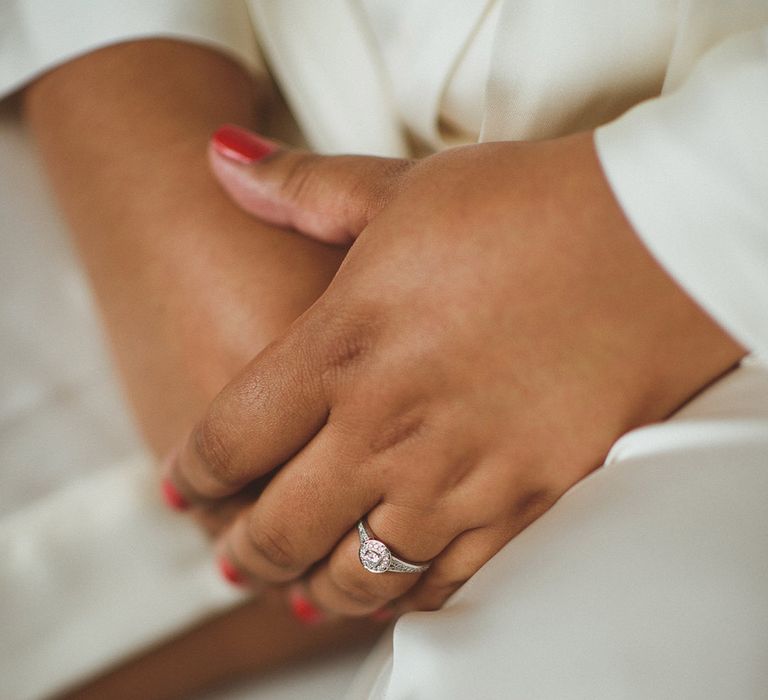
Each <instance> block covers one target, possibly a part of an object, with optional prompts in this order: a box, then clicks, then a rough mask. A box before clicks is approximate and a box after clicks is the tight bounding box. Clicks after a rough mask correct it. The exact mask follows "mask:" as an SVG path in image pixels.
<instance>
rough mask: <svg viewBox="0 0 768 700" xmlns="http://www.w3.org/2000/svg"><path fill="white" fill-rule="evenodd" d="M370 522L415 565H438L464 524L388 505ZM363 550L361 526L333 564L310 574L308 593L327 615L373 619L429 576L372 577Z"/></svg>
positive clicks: (336, 554) (394, 549) (333, 557)
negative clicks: (363, 559)
mask: <svg viewBox="0 0 768 700" xmlns="http://www.w3.org/2000/svg"><path fill="white" fill-rule="evenodd" d="M366 520H367V526H368V529H369V533H370V534H371V536H372V537H374V536H375V539H378V540H380V541H382V542H384V543H385V544H386V545H387V546H388V547H391V551H392V553H393V554H394V555H395V556H397V557H398V558H400V559H402V560H404V561H407V562H410V563H423V562H429V561H432V560H433V559H435V558H437V559H436V561H435V563H436V562H437V561H439V560H440V556H441V552H442V551H443V549H444V548H445V547H446V546H447V545H448V544H449V543H450V542H451V541H452V540H453V539H454V538H455V537H456V536H457V535H458V534H459V532H460V531H461V526H460V525H459V524H456V523H453V524H451V523H449V522H447V519H446V518H442V517H440V516H439V515H437V514H435V513H433V514H431V515H427V514H425V513H417V512H414V511H413V509H410V508H409V509H404V508H398V507H396V506H392V505H388V504H382V505H380V506H377V507H376V508H375V509H374V510H373V511H372V512H371V513H370V515H369V516H368V518H367V519H366ZM359 549H360V540H359V536H358V532H357V527H356V524H355V527H354V528H353V529H351V530H350V531H349V532H348V533H347V535H346V536H345V537H344V539H343V540H342V541H341V542H340V543H339V544H338V546H337V547H336V548H335V549H334V551H333V553H332V554H331V556H330V558H329V559H328V560H327V561H326V562H323V563H322V564H321V565H320V566H319V567H318V568H317V569H316V570H315V571H313V572H312V573H311V574H310V576H309V578H308V580H307V592H308V594H309V596H310V598H311V600H313V601H314V602H315V603H316V604H317V605H318V606H319V607H320V608H321V609H323V610H326V611H329V612H332V613H337V614H341V615H349V616H362V615H370V614H371V613H374V612H375V611H377V610H379V609H381V608H382V607H383V606H385V605H386V604H387V603H389V602H390V601H392V600H395V599H397V598H400V597H401V596H403V595H404V594H405V593H406V592H407V591H408V590H409V589H411V588H412V587H413V586H414V585H416V584H417V582H418V581H419V579H420V577H422V576H424V575H425V574H418V573H407V574H405V573H395V572H386V573H381V574H376V573H371V572H370V571H367V570H366V569H365V568H364V567H363V565H362V564H361V563H360V557H359ZM434 565H435V564H434V563H433V566H434ZM428 571H429V570H428ZM428 571H427V573H428Z"/></svg>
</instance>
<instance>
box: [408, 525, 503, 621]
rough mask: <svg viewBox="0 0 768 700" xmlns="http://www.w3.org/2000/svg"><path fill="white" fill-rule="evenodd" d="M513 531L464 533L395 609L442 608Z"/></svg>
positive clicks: (497, 530) (452, 543) (478, 530)
mask: <svg viewBox="0 0 768 700" xmlns="http://www.w3.org/2000/svg"><path fill="white" fill-rule="evenodd" d="M514 534H516V531H509V530H508V529H505V528H491V527H482V528H477V529H475V530H468V531H466V532H464V533H462V534H461V535H459V536H458V537H457V538H456V539H455V540H454V541H453V542H451V544H450V545H448V547H446V549H445V551H444V552H443V553H442V554H441V555H440V557H439V558H438V559H437V560H436V561H435V563H434V564H433V565H432V566H431V567H430V568H429V570H428V571H427V572H426V573H425V574H424V576H423V577H422V578H421V580H420V581H419V582H418V584H417V585H416V586H414V587H413V588H412V589H411V590H410V591H409V592H408V593H407V595H405V596H404V597H403V598H402V599H401V600H399V601H397V602H396V603H395V604H394V609H395V610H396V611H397V612H398V613H399V614H402V613H404V612H409V611H413V610H439V609H440V608H441V607H442V606H443V604H444V603H445V601H446V600H448V598H450V597H451V596H452V595H453V594H454V593H455V592H456V591H458V590H459V588H461V587H462V586H463V585H464V584H465V583H466V582H467V581H469V579H470V578H471V577H472V576H474V575H475V574H476V573H477V572H478V571H479V570H480V568H481V567H482V566H483V565H484V564H486V563H487V562H488V561H490V559H491V558H493V556H494V555H495V554H496V553H497V552H499V550H501V549H502V548H503V547H504V545H506V544H507V543H508V542H509V541H510V540H511V539H512V537H513V536H514Z"/></svg>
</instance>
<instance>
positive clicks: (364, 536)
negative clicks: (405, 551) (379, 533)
mask: <svg viewBox="0 0 768 700" xmlns="http://www.w3.org/2000/svg"><path fill="white" fill-rule="evenodd" d="M357 533H358V535H359V536H360V551H359V557H360V563H361V564H362V565H363V568H364V569H365V570H366V571H370V572H371V573H372V574H383V573H386V572H387V571H392V572H394V573H398V574H420V573H422V572H423V571H426V570H427V569H428V568H429V563H426V564H414V563H412V562H408V561H404V560H403V559H399V558H398V557H396V556H395V555H394V554H392V552H391V551H390V549H389V547H387V545H385V544H384V543H383V542H382V541H381V540H377V539H375V538H374V537H372V536H371V534H370V533H369V532H368V530H367V529H366V527H365V523H364V522H363V521H362V520H361V521H360V522H359V523H357Z"/></svg>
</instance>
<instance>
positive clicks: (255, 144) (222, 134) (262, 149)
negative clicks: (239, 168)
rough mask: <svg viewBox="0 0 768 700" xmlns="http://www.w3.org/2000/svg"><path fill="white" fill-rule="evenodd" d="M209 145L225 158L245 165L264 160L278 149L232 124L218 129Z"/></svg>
mask: <svg viewBox="0 0 768 700" xmlns="http://www.w3.org/2000/svg"><path fill="white" fill-rule="evenodd" d="M211 143H212V144H213V147H214V148H215V149H216V151H217V152H218V153H221V155H223V156H224V157H225V158H229V159H230V160H236V161H237V162H238V163H245V164H246V165H247V164H248V163H255V162H256V161H258V160H261V159H262V158H265V157H266V156H268V155H269V154H270V153H274V152H275V151H276V150H277V149H278V148H279V146H278V145H277V144H276V143H275V142H274V141H269V140H268V139H265V138H262V137H261V136H259V135H257V134H254V133H253V132H252V131H248V130H247V129H243V128H242V127H239V126H234V125H232V124H225V125H224V126H222V127H219V129H218V130H217V131H216V133H215V134H214V135H213V136H212V137H211Z"/></svg>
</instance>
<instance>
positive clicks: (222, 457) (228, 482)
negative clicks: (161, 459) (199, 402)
mask: <svg viewBox="0 0 768 700" xmlns="http://www.w3.org/2000/svg"><path fill="white" fill-rule="evenodd" d="M225 434H226V431H225V423H224V421H223V420H222V419H221V418H220V417H219V415H218V414H217V413H216V412H215V411H211V412H209V413H208V414H207V415H206V416H205V418H203V419H202V420H201V421H200V422H199V423H198V424H197V427H196V428H195V431H194V433H193V436H192V445H193V448H194V450H195V453H196V455H197V457H198V459H199V460H200V462H201V463H202V464H203V465H204V466H205V468H206V469H207V471H208V473H209V474H210V475H211V476H213V477H214V478H215V479H216V481H218V482H219V483H221V484H222V485H224V486H227V487H230V486H238V485H239V480H238V475H237V470H236V468H235V463H234V459H233V455H232V451H231V449H230V446H229V444H228V441H227V440H226V439H225V437H224V435H225Z"/></svg>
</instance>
